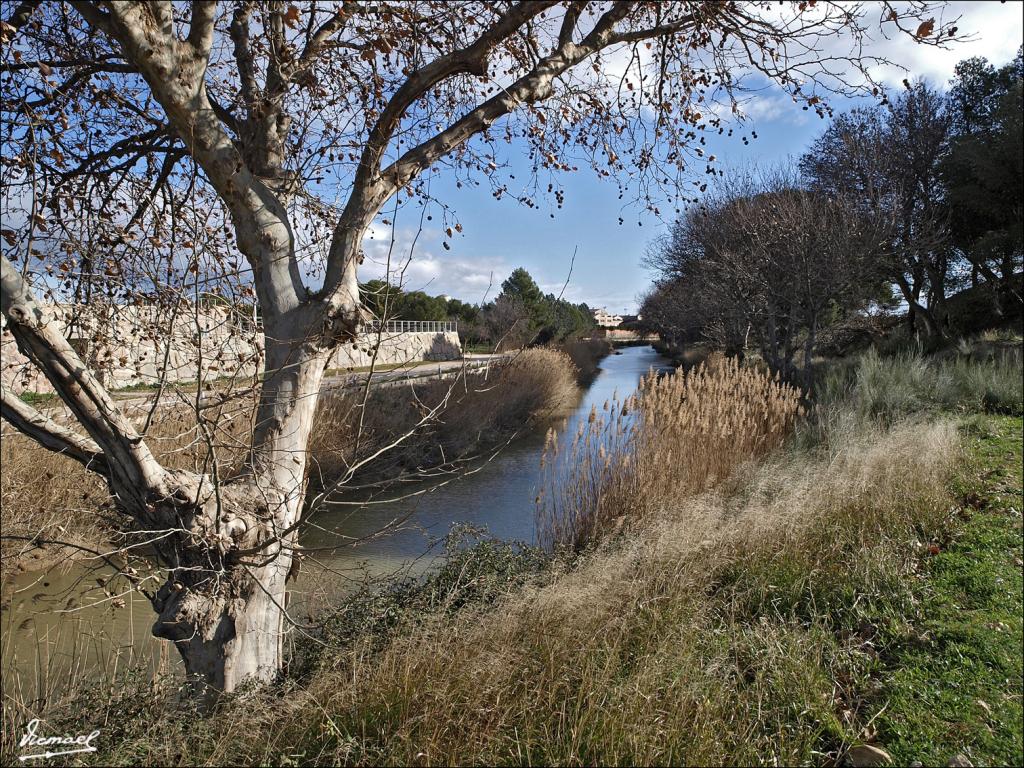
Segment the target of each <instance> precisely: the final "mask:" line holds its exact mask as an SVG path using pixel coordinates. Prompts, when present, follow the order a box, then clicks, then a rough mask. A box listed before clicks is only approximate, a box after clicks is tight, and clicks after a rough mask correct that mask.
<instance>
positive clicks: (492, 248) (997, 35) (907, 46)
mask: <svg viewBox="0 0 1024 768" xmlns="http://www.w3.org/2000/svg"><path fill="white" fill-rule="evenodd" d="M1022 11H1024V3H1021V2H1007V3H1000V2H967V3H951V4H950V6H949V7H948V8H947V9H946V10H945V12H944V13H945V15H946V16H949V15H961V16H962V20H961V21H960V23H959V27H960V30H961V31H962V32H968V33H969V34H970V35H971V36H972V38H973V39H971V40H970V41H968V42H964V43H960V44H958V45H956V46H953V47H952V48H950V49H949V50H938V49H934V48H927V47H924V46H919V45H915V44H914V43H913V42H912V41H910V40H909V39H899V40H892V41H882V42H881V43H880V44H878V45H877V46H876V47H875V49H874V50H872V51H869V53H879V54H881V55H885V56H886V57H887V58H889V59H891V60H893V61H896V62H900V63H902V64H903V65H904V66H905V67H906V68H907V69H906V71H901V70H896V69H893V70H889V71H885V72H882V73H880V74H881V75H882V77H883V79H884V80H885V81H886V82H887V83H890V84H892V85H893V86H896V87H898V86H899V83H900V82H901V81H902V79H903V78H904V77H910V78H911V79H914V78H916V77H924V78H926V79H927V80H929V81H930V82H932V83H933V84H936V85H940V86H944V85H945V84H946V83H947V82H948V80H949V78H950V77H951V76H952V73H953V67H954V66H955V65H956V63H957V62H958V61H960V60H961V59H964V58H968V57H971V56H985V57H986V58H988V59H989V60H990V61H992V62H993V63H995V64H1002V63H1004V62H1006V61H1008V60H1010V59H1011V58H1012V57H1013V56H1014V54H1015V53H1016V51H1017V49H1018V47H1019V46H1020V45H1021V42H1022V38H1024V20H1022V18H1024V16H1022ZM832 105H833V107H835V108H836V109H837V111H844V110H845V109H849V108H850V107H852V106H854V102H852V101H849V100H843V101H833V102H832ZM745 110H746V112H747V114H748V115H749V117H750V120H749V121H748V123H747V124H746V125H745V126H744V128H743V129H742V130H737V131H736V134H737V135H736V136H734V137H732V138H726V137H725V136H721V137H719V136H716V137H714V139H712V138H711V137H709V138H708V142H709V145H710V146H709V149H708V151H709V152H710V153H713V154H716V155H717V156H718V157H719V159H720V160H721V162H722V165H723V167H726V168H728V167H730V166H733V167H743V166H747V165H750V164H754V163H758V164H760V163H764V164H772V163H776V162H779V161H782V160H784V159H785V158H787V157H789V156H793V157H796V156H799V155H800V153H801V152H802V151H803V150H804V148H805V147H806V146H807V145H808V144H809V143H810V141H811V140H813V138H814V137H815V136H816V135H817V134H818V133H819V132H820V131H821V130H822V129H823V128H824V126H825V124H826V121H824V120H821V119H819V118H818V117H817V116H816V115H815V114H814V113H813V112H805V111H802V110H801V109H800V108H799V107H798V106H795V105H793V104H792V103H790V101H789V98H788V97H787V96H785V95H784V94H782V93H781V91H778V90H766V91H764V92H762V93H759V94H758V95H756V96H754V97H753V99H752V100H751V101H750V102H749V103H747V104H746V106H745ZM750 129H753V130H754V131H756V132H757V134H758V138H757V139H756V140H753V141H751V143H750V145H749V146H744V144H743V143H742V141H741V140H740V139H739V138H738V134H739V133H747V132H749V130H750ZM509 159H510V161H511V165H512V167H511V171H512V173H515V174H516V176H517V177H519V178H525V177H526V167H527V166H526V163H525V161H524V159H523V158H521V157H519V156H516V155H514V154H510V157H509ZM433 184H434V186H433V188H432V192H433V194H434V196H435V197H436V198H438V199H440V200H443V201H444V202H445V203H446V204H447V205H449V206H451V207H452V208H453V209H454V210H455V211H456V213H457V215H458V220H459V222H460V223H461V224H462V226H463V233H462V234H461V235H456V236H455V237H454V238H452V239H450V240H449V243H450V248H451V249H450V250H445V249H444V248H443V246H442V240H443V239H445V238H443V232H442V225H441V220H442V217H441V215H440V211H439V210H438V209H435V210H434V211H433V212H432V213H433V214H434V215H433V221H431V222H426V223H425V227H424V230H423V232H422V233H421V234H420V235H419V237H418V239H417V240H416V245H415V247H414V248H411V247H410V245H411V242H412V238H413V235H414V233H415V228H416V226H417V225H418V214H414V213H413V212H412V211H411V210H407V211H405V212H403V214H402V215H401V216H400V217H399V219H398V221H396V223H395V226H394V231H393V236H394V238H395V241H396V248H395V251H394V253H399V252H400V253H402V254H403V255H405V256H407V255H409V253H411V254H412V258H411V261H410V263H409V265H408V267H407V268H406V270H405V273H404V284H405V286H406V288H407V289H408V290H426V291H427V292H429V293H434V294H447V295H450V296H454V297H457V298H460V299H463V300H466V301H471V302H480V301H481V300H483V299H484V298H485V297H486V298H493V297H494V295H495V294H496V293H497V292H498V291H499V290H500V285H501V281H502V280H504V279H505V278H506V277H507V276H508V274H509V272H511V271H512V269H514V268H515V267H518V266H522V267H525V268H526V269H527V270H529V272H530V273H531V274H532V275H533V276H534V277H535V278H536V279H537V281H538V283H540V285H541V287H542V288H543V289H544V290H545V291H549V292H552V293H556V294H557V293H559V292H560V291H561V290H562V287H563V285H564V284H565V282H566V279H567V278H569V284H568V286H567V287H566V289H565V296H566V297H567V298H570V299H571V300H573V301H585V302H587V303H588V304H590V305H591V306H593V307H599V306H604V307H607V308H608V309H609V310H612V311H615V312H634V311H635V307H636V305H637V298H638V297H639V296H640V294H642V293H643V292H644V291H645V290H646V289H647V288H648V287H649V285H650V282H651V275H650V274H649V273H648V272H647V271H646V270H645V269H644V268H643V267H642V265H641V260H642V258H643V255H644V252H645V250H646V248H647V246H648V244H649V243H650V242H651V241H652V240H653V239H654V238H656V237H657V236H658V235H660V234H662V233H663V232H664V231H665V227H666V225H667V223H668V222H667V221H661V220H659V219H658V218H657V217H655V216H654V215H653V214H650V213H646V212H644V211H643V210H641V209H640V208H638V207H635V206H627V207H625V208H624V207H623V201H622V200H619V199H618V195H619V190H618V187H617V185H616V184H615V183H614V182H609V181H598V180H597V179H595V178H594V176H593V175H592V174H589V173H586V172H584V171H582V170H581V171H580V172H579V173H578V174H571V175H567V176H563V177H562V184H563V188H564V190H565V204H564V206H563V208H562V209H561V210H556V209H555V204H554V202H553V201H550V202H549V201H548V200H542V201H541V205H540V207H539V208H533V209H531V208H527V207H526V206H522V205H519V204H518V203H516V202H515V201H514V200H513V199H511V198H508V197H506V198H505V199H503V200H501V201H497V200H495V199H494V198H493V197H492V196H491V194H490V192H489V190H488V189H487V188H485V187H476V188H473V187H469V186H463V187H462V188H461V189H458V188H456V186H455V183H454V180H453V179H451V178H448V177H447V176H445V175H441V176H440V177H439V178H438V179H437V181H435V182H433ZM551 213H555V217H554V218H551V216H550V214H551ZM414 215H415V216H416V218H417V221H413V220H412V217H413V216H414ZM620 216H621V217H622V218H623V219H624V220H625V222H624V223H623V224H622V225H620V224H619V223H618V220H619V217H620ZM403 217H404V218H405V219H407V221H403ZM391 236H392V232H391V231H386V232H378V233H377V234H376V236H375V238H376V249H375V248H374V247H370V248H368V249H367V253H368V255H369V262H368V263H367V264H366V265H364V274H363V279H367V278H369V277H372V276H375V275H373V272H374V270H378V271H379V270H380V269H381V267H380V266H379V265H375V264H374V263H373V262H374V260H375V258H376V259H378V260H379V259H380V254H381V253H382V251H383V249H382V247H381V246H382V243H381V238H382V237H383V238H384V239H385V240H388V239H390V237H391ZM574 251H575V252H576V254H577V255H576V260H575V264H574V266H573V269H572V275H571V277H570V275H569V267H570V262H571V261H572V257H573V253H574ZM392 258H393V260H394V256H393V257H392Z"/></svg>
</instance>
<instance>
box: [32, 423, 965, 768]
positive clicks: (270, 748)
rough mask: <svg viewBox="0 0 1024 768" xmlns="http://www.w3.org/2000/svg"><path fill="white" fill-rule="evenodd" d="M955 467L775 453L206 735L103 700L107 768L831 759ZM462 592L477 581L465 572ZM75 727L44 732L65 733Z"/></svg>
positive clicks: (914, 457) (63, 724)
mask: <svg viewBox="0 0 1024 768" xmlns="http://www.w3.org/2000/svg"><path fill="white" fill-rule="evenodd" d="M957 450H958V449H957V439H956V434H955V430H954V429H953V428H952V427H951V426H950V425H949V424H948V423H938V424H932V425H905V426H900V427H898V428H896V429H894V430H892V431H889V432H880V431H877V430H874V429H872V430H867V431H865V432H862V433H860V434H859V435H857V436H856V439H852V440H850V441H848V442H847V443H846V444H845V445H844V446H843V447H842V449H841V450H837V451H832V452H827V453H823V454H820V455H817V456H814V457H810V455H809V454H806V453H781V454H775V455H774V456H775V457H774V458H773V459H771V461H770V462H769V463H768V464H766V465H762V466H761V467H758V468H754V467H751V466H750V465H748V467H750V468H749V470H748V471H746V472H744V473H742V478H743V479H742V482H738V481H737V482H735V483H732V484H729V485H728V486H721V485H720V486H718V487H716V489H714V490H712V491H710V492H707V493H704V494H701V495H696V496H685V497H684V496H675V497H672V498H669V499H665V500H664V503H663V504H662V505H660V506H659V507H658V508H657V509H655V510H652V511H651V512H650V514H649V516H648V517H647V518H646V520H645V525H644V526H642V527H640V528H638V529H636V530H635V531H633V532H631V533H630V534H629V535H627V536H626V537H624V538H623V539H622V540H621V542H620V545H619V546H617V547H615V548H610V549H609V548H605V549H596V550H591V551H590V552H588V553H587V554H585V555H583V556H581V557H580V558H579V559H578V560H576V562H575V566H574V567H573V568H572V569H570V570H567V571H563V572H561V573H560V574H557V573H556V574H554V575H553V576H552V577H550V578H545V579H543V580H541V581H539V582H537V583H531V582H530V581H529V580H527V581H525V582H524V581H523V580H522V579H516V580H515V584H514V585H510V587H509V588H508V590H507V591H501V590H500V589H499V590H498V591H493V590H489V591H488V593H487V595H488V597H487V602H486V604H484V605H478V604H475V603H472V602H470V603H464V604H463V605H462V608H461V609H460V610H457V611H454V612H453V611H450V610H447V609H443V610H433V611H426V612H423V613H419V614H417V615H416V616H413V617H407V618H405V619H402V618H399V619H398V620H397V621H388V623H387V626H388V632H387V636H386V639H384V640H383V641H382V640H381V637H380V635H378V634H376V633H375V632H372V631H371V632H368V633H359V632H354V633H352V634H350V635H348V636H347V637H346V639H345V640H344V641H343V642H341V643H340V644H339V645H337V646H335V647H332V648H328V649H325V650H324V651H323V652H322V653H321V654H320V655H319V660H318V662H317V666H316V667H315V669H313V670H310V671H309V672H308V676H307V677H305V678H303V680H302V681H301V684H299V683H297V682H295V681H286V682H284V683H282V684H281V686H279V687H277V688H274V689H272V690H270V691H266V692H264V693H262V694H259V695H256V696H253V697H249V698H247V699H244V700H238V701H230V702H227V703H226V704H225V705H224V706H223V708H222V709H221V711H220V712H218V713H217V714H216V715H215V716H213V717H209V718H197V717H193V716H189V715H187V714H182V713H181V712H180V711H177V710H175V709H174V708H172V707H168V705H167V704H166V702H163V701H160V700H152V701H144V702H142V703H140V700H139V698H138V697H134V696H133V695H132V693H131V691H130V690H125V691H122V692H120V693H119V694H118V696H117V697H116V698H115V699H114V701H112V702H105V701H104V702H100V701H96V700H91V701H90V709H89V710H88V718H86V719H87V720H88V721H91V722H99V721H102V720H103V719H104V717H106V716H107V715H108V714H112V713H114V712H121V711H127V712H129V714H126V716H124V717H121V718H120V719H118V726H117V727H118V732H117V734H116V735H117V737H118V738H116V739H109V740H105V741H104V743H103V745H102V748H103V750H104V751H103V752H102V753H101V754H100V755H98V756H96V758H95V760H97V761H102V762H109V763H134V764H137V763H147V764H225V763H230V764H264V763H284V762H289V761H290V762H302V763H304V764H339V763H344V764H360V765H364V764H400V765H413V764H415V765H432V764H453V763H460V764H462V763H474V764H506V763H520V764H524V763H525V764H559V765H583V764H688V765H701V764H706V765H722V764H745V765H751V764H765V763H770V764H801V763H808V762H822V761H833V762H839V761H840V760H841V758H842V755H843V753H844V751H845V749H846V747H848V746H849V745H851V744H854V743H857V742H858V741H859V740H860V739H861V738H862V736H861V734H862V733H863V732H864V728H865V727H866V726H868V727H869V723H868V717H869V714H868V713H869V711H870V710H869V709H864V710H862V707H863V701H862V699H861V698H860V696H861V695H862V693H863V690H864V687H865V686H866V685H867V680H868V678H869V676H870V674H871V671H872V669H873V664H875V663H876V661H875V658H876V657H875V656H874V655H873V654H874V650H873V649H874V647H875V646H874V645H873V644H872V643H871V642H868V641H867V640H865V638H866V637H867V638H871V637H874V636H873V635H871V634H865V632H866V630H865V629H864V623H865V621H866V617H869V616H870V617H872V620H873V621H877V620H878V619H877V616H878V615H880V614H881V615H883V616H885V617H888V618H887V619H886V620H887V621H892V622H894V624H895V625H897V626H898V623H899V620H900V619H899V617H900V616H901V615H903V614H904V613H906V612H910V611H912V605H911V602H912V599H913V598H912V595H911V594H910V593H909V591H908V588H907V580H908V575H909V574H911V573H912V571H913V568H914V567H915V566H914V563H915V561H916V557H917V550H916V549H915V544H914V542H915V541H917V540H918V538H919V537H920V536H922V535H923V532H924V534H925V535H926V533H927V532H928V531H930V530H932V529H933V527H934V526H936V525H939V524H941V521H942V520H943V518H944V516H945V514H946V512H947V510H948V508H949V504H950V500H949V498H948V496H947V493H946V490H945V482H946V479H947V477H948V475H949V472H950V467H951V464H952V462H953V460H954V459H955V458H956V457H957ZM556 570H558V569H557V568H556ZM452 572H453V573H458V574H461V573H466V574H467V578H466V579H461V578H460V579H458V581H460V583H462V582H464V583H467V584H470V583H476V582H477V580H478V579H479V578H480V574H479V572H477V571H475V570H474V569H473V568H471V567H469V566H468V564H467V563H466V562H461V563H459V564H457V565H456V566H455V568H454V570H453V571H452ZM447 594H449V595H450V594H451V593H447ZM450 601H451V597H445V598H443V599H442V600H441V601H440V603H438V602H437V601H435V604H436V605H439V606H442V607H443V606H447V605H449V603H450ZM388 615H393V614H390V613H389V614H388ZM367 626H372V623H371V624H367ZM896 631H899V630H898V629H897V630H896ZM875 642H876V643H877V642H879V640H878V638H877V637H875ZM82 715H83V711H82V710H81V709H76V708H70V709H69V710H66V711H64V712H63V713H62V712H59V711H55V712H54V713H53V716H52V719H51V721H50V722H51V725H52V727H54V728H55V729H58V730H60V729H65V730H67V729H69V728H71V726H70V723H72V722H77V721H76V720H75V719H74V718H76V717H77V718H81V717H82ZM115 719H117V718H115Z"/></svg>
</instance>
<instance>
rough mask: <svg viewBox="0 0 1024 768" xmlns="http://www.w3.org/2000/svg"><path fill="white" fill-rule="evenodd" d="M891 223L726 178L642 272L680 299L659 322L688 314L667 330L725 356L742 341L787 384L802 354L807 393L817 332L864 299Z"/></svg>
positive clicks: (790, 181)
mask: <svg viewBox="0 0 1024 768" xmlns="http://www.w3.org/2000/svg"><path fill="white" fill-rule="evenodd" d="M890 221H891V219H890V218H888V217H879V216H872V215H869V214H867V213H866V212H864V211H863V210H862V209H861V208H859V207H858V206H857V205H856V204H855V203H854V202H853V201H851V200H849V199H846V198H843V197H836V196H829V195H825V194H823V193H821V192H818V191H814V190H811V189H808V188H806V186H805V185H803V184H801V180H800V179H799V178H798V177H796V176H794V175H792V174H791V173H789V172H788V171H785V170H783V171H777V172H771V173H767V174H760V175H746V176H740V177H736V178H728V179H726V180H725V181H724V182H723V183H721V184H719V185H717V186H716V188H715V189H714V190H713V192H712V193H710V194H709V195H708V196H707V197H706V198H705V200H704V202H703V204H702V205H701V206H700V207H697V208H693V209H691V210H690V211H688V212H687V214H686V215H685V216H684V217H682V218H681V219H680V220H679V221H677V222H676V225H675V226H674V228H673V230H672V233H671V236H670V237H669V238H667V239H666V240H665V241H663V242H661V243H659V244H658V245H657V246H656V247H655V248H654V249H653V250H652V253H651V254H650V256H649V258H648V263H649V265H650V266H652V267H654V268H655V269H657V270H658V271H659V272H660V273H661V274H662V276H663V287H662V292H663V293H664V294H665V295H666V296H670V295H672V294H675V295H676V296H680V295H681V296H685V297H687V298H686V299H685V300H683V301H680V300H678V299H677V301H676V303H675V304H674V305H672V306H669V307H667V308H665V309H664V310H663V314H667V315H669V316H671V315H673V314H674V313H679V312H682V313H684V314H689V315H690V317H689V318H688V320H687V319H682V320H679V319H677V320H675V322H676V323H680V322H682V323H683V324H684V325H685V324H688V325H690V326H691V327H699V328H701V330H702V332H703V333H704V335H705V336H707V337H708V338H710V339H711V340H713V341H716V342H717V343H718V344H719V345H721V346H723V347H724V348H725V349H726V350H727V351H733V352H735V351H736V350H737V349H742V348H743V346H744V345H745V343H746V341H747V332H749V334H750V335H751V337H752V338H753V340H754V341H755V342H756V343H757V345H758V346H759V348H760V353H761V356H762V358H763V359H764V360H765V361H766V362H767V363H768V365H769V366H770V367H771V368H772V370H774V371H776V372H778V373H780V374H781V375H783V376H785V377H787V378H789V379H795V378H796V376H797V373H798V369H797V368H796V356H797V352H798V351H800V352H802V363H803V370H802V372H801V374H802V378H803V386H804V388H805V389H810V388H811V386H812V385H813V359H814V353H815V348H816V346H817V341H818V338H819V334H820V331H821V330H822V329H823V328H824V327H826V326H827V325H829V324H831V323H832V322H833V321H835V320H836V319H839V318H841V317H843V316H844V315H845V314H847V313H849V312H850V311H852V310H855V309H859V308H861V307H863V306H864V305H865V304H866V302H867V301H868V299H869V298H870V297H871V294H872V289H873V288H874V287H875V286H876V285H877V283H878V281H879V272H878V269H877V267H876V261H877V259H878V255H879V254H880V253H884V252H885V251H884V246H885V243H886V238H887V237H889V236H890V233H891V225H890ZM645 311H646V310H645ZM744 327H745V328H746V331H744Z"/></svg>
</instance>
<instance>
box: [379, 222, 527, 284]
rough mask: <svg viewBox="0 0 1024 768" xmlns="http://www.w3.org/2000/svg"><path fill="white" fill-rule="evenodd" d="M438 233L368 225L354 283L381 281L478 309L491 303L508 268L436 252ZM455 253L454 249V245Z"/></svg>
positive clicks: (497, 262)
mask: <svg viewBox="0 0 1024 768" xmlns="http://www.w3.org/2000/svg"><path fill="white" fill-rule="evenodd" d="M438 245H439V238H438V233H436V232H433V231H427V230H424V231H422V232H420V233H419V236H418V237H417V236H416V232H415V230H412V229H403V228H399V229H398V230H395V229H394V228H392V227H389V226H386V225H383V224H380V223H379V222H378V223H377V224H374V226H373V227H372V228H371V230H370V231H369V232H368V233H367V236H366V237H365V238H364V240H363V252H364V253H365V254H366V260H365V261H364V262H363V265H362V267H361V268H360V271H359V279H360V280H363V281H365V280H372V279H385V276H387V279H388V281H389V282H390V283H392V284H395V285H401V286H402V287H403V288H404V289H405V290H407V291H425V292H427V293H429V294H432V295H440V294H443V295H446V296H453V297H455V298H459V299H462V300H463V301H469V302H473V303H479V302H482V301H485V300H491V299H493V298H494V297H495V296H496V295H497V293H498V292H499V291H500V290H501V281H502V280H504V279H505V278H506V277H508V275H509V273H510V272H511V271H512V268H511V267H510V266H509V265H508V263H507V262H505V260H504V259H502V258H496V257H479V256H474V255H465V256H463V255H462V254H459V253H458V252H457V251H456V252H450V253H449V252H447V251H445V252H438V251H437V250H436V248H437V247H438ZM455 247H456V248H457V247H458V244H457V242H456V243H455Z"/></svg>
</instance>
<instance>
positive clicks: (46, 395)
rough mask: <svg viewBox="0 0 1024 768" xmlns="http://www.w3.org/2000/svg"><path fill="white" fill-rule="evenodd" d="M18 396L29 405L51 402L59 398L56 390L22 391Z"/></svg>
mask: <svg viewBox="0 0 1024 768" xmlns="http://www.w3.org/2000/svg"><path fill="white" fill-rule="evenodd" d="M18 397H20V398H21V399H22V401H23V402H26V403H28V404H29V405H39V404H41V403H50V402H53V401H54V400H56V399H57V395H56V393H54V392H22V393H21V394H20V395H18Z"/></svg>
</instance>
